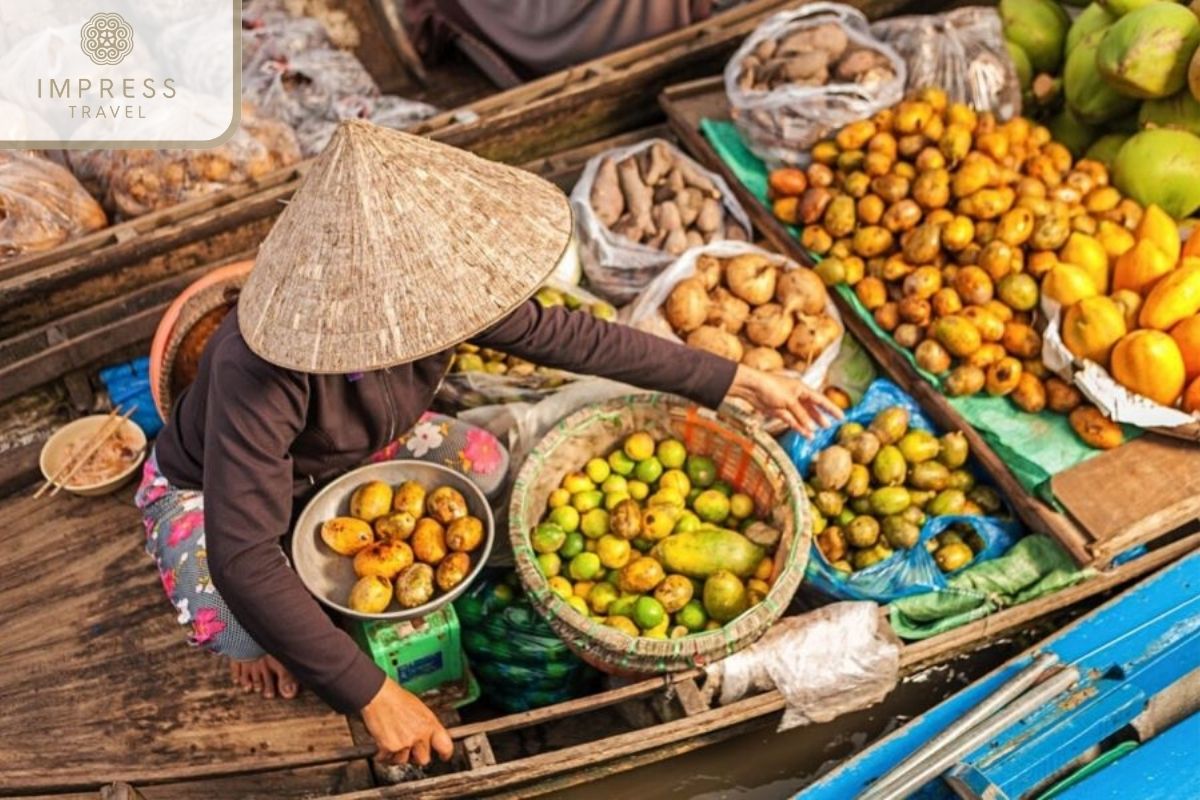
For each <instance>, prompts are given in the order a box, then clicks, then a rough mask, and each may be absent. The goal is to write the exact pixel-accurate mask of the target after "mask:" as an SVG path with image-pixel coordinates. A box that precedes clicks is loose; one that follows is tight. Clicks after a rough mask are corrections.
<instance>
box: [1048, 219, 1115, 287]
mask: <svg viewBox="0 0 1200 800" xmlns="http://www.w3.org/2000/svg"><path fill="white" fill-rule="evenodd" d="M1058 260H1059V261H1062V262H1065V263H1067V264H1074V265H1075V266H1077V267H1080V268H1081V269H1082V270H1083V271H1084V272H1086V273H1087V274H1088V277H1089V278H1091V279H1092V283H1094V284H1095V285H1096V289H1097V290H1098V291H1099V292H1100V293H1101V294H1104V293H1105V292H1107V291H1108V252H1107V251H1106V250H1105V249H1104V245H1102V244H1100V241H1099V240H1098V239H1095V238H1093V237H1091V236H1088V235H1087V234H1086V233H1079V232H1078V231H1076V232H1075V233H1072V234H1071V237H1070V238H1069V239H1067V243H1066V244H1065V245H1063V247H1062V249H1061V250H1059V251H1058Z"/></svg>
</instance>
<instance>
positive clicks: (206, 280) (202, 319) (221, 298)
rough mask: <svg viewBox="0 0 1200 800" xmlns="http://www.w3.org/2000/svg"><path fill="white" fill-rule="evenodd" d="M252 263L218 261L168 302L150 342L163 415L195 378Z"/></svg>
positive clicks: (156, 394)
mask: <svg viewBox="0 0 1200 800" xmlns="http://www.w3.org/2000/svg"><path fill="white" fill-rule="evenodd" d="M253 266H254V262H253V261H237V262H234V263H232V264H226V265H225V266H222V267H218V268H217V269H214V270H213V271H212V272H210V273H208V274H207V275H205V276H204V277H202V278H200V279H199V280H197V281H196V282H195V283H192V284H191V285H189V286H188V287H187V288H186V289H184V290H183V291H182V292H180V293H179V296H178V297H176V298H175V300H174V301H172V303H171V305H170V306H168V307H167V310H166V312H165V313H164V314H163V318H162V319H161V320H160V321H159V323H158V328H157V329H156V330H155V331H154V341H153V342H152V343H151V345H150V393H151V395H153V397H154V405H155V407H156V408H157V409H158V413H159V416H161V417H162V418H163V419H164V420H165V419H167V417H168V416H169V415H170V413H171V405H172V404H173V403H174V402H175V399H176V398H177V397H179V393H180V392H182V391H183V390H184V389H186V388H187V387H188V385H189V384H191V382H192V381H193V380H195V378H196V370H197V369H198V368H199V365H200V356H201V354H202V353H203V352H204V346H205V345H206V344H208V340H209V338H210V337H211V336H212V335H213V333H214V332H216V330H217V326H218V325H220V324H221V320H223V319H224V318H225V315H226V314H228V313H229V310H230V309H231V308H233V305H234V304H235V303H236V302H237V297H238V293H239V292H240V291H241V288H242V285H243V284H244V283H245V282H246V276H247V275H249V274H250V268H251V267H253Z"/></svg>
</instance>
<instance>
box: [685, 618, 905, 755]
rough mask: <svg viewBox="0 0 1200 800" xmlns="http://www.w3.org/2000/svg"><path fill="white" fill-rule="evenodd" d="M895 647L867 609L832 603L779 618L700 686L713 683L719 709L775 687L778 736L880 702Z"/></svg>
mask: <svg viewBox="0 0 1200 800" xmlns="http://www.w3.org/2000/svg"><path fill="white" fill-rule="evenodd" d="M901 646H902V645H901V642H900V639H899V637H897V636H896V634H895V633H893V632H892V629H891V626H890V625H888V623H887V617H886V612H885V611H884V610H883V609H881V608H880V607H879V606H878V605H876V604H875V603H869V602H862V601H856V602H845V603H833V604H831V605H827V606H822V607H821V608H818V609H816V610H815V611H810V612H808V613H807V614H801V615H799V616H795V617H784V618H783V619H781V620H780V621H779V622H777V623H775V625H773V626H772V627H771V629H770V630H768V631H767V632H766V633H765V634H763V637H762V638H761V639H759V640H758V641H757V642H755V643H754V644H752V645H751V646H750V647H748V648H746V649H745V650H742V651H741V652H739V653H734V654H733V655H731V656H730V657H729V658H726V659H725V660H723V661H718V662H717V663H715V664H713V665H711V666H709V667H708V668H707V672H708V680H709V681H713V680H716V681H717V682H718V683H719V686H720V696H719V702H720V704H721V705H727V704H729V703H732V702H734V701H736V700H739V699H741V698H742V697H744V696H746V695H747V694H756V693H759V692H766V691H770V690H772V689H778V690H779V692H780V693H781V694H782V695H783V697H784V700H785V701H786V702H787V707H786V709H785V710H784V712H783V719H782V720H781V721H780V723H779V731H780V732H783V731H786V730H790V729H791V728H795V727H797V726H799V725H807V724H809V723H813V722H828V721H829V720H831V719H835V718H836V717H839V716H841V715H842V714H847V713H849V712H851V711H858V710H860V709H863V708H868V707H870V706H873V705H875V704H876V703H878V702H879V701H881V700H883V698H885V697H887V695H888V693H890V692H891V691H892V689H894V688H895V686H896V683H897V681H898V680H899V675H900V650H901ZM705 688H706V689H707V688H708V686H707V683H706V685H705Z"/></svg>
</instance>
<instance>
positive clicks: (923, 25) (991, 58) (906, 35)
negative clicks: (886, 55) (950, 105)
mask: <svg viewBox="0 0 1200 800" xmlns="http://www.w3.org/2000/svg"><path fill="white" fill-rule="evenodd" d="M871 33H872V34H874V35H875V36H876V37H877V38H878V39H879V40H880V41H882V42H886V43H888V44H890V45H891V46H892V47H894V48H895V49H896V51H897V52H898V53H899V54H900V55H901V56H902V57H903V58H904V61H905V63H906V65H907V68H908V78H907V86H908V88H909V89H910V90H911V89H923V88H925V87H927V86H935V87H938V88H940V89H943V90H945V92H946V95H947V97H949V98H950V100H951V101H953V102H958V103H966V104H967V105H969V106H971V107H972V108H974V109H976V110H977V111H991V112H993V113H994V114H995V115H996V116H997V117H998V118H1000V119H1002V120H1005V119H1009V118H1010V117H1015V116H1017V115H1018V114H1020V113H1021V83H1020V81H1019V80H1018V78H1017V71H1016V68H1015V67H1014V66H1013V62H1012V59H1011V58H1010V57H1009V55H1008V51H1007V50H1006V49H1005V44H1004V28H1003V26H1002V25H1001V23H1000V15H999V14H998V13H996V9H994V8H982V7H975V6H971V7H967V8H956V9H954V10H953V11H948V12H946V13H945V14H929V15H914V16H907V17H892V18H889V19H884V20H880V21H879V22H876V23H874V24H873V25H871Z"/></svg>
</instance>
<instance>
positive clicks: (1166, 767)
mask: <svg viewBox="0 0 1200 800" xmlns="http://www.w3.org/2000/svg"><path fill="white" fill-rule="evenodd" d="M1198 754H1200V714H1193V715H1192V716H1190V717H1188V718H1187V719H1185V720H1183V721H1181V722H1178V723H1176V724H1175V725H1173V726H1172V727H1170V728H1167V729H1166V730H1165V731H1163V732H1162V733H1160V734H1159V735H1158V736H1155V737H1154V738H1153V739H1151V740H1150V741H1148V742H1146V743H1145V744H1143V745H1142V746H1140V747H1138V748H1137V749H1136V750H1134V751H1132V752H1131V753H1129V754H1128V755H1126V756H1125V757H1124V758H1121V759H1120V760H1118V761H1116V762H1114V763H1112V764H1110V765H1109V766H1107V767H1106V768H1104V769H1103V770H1101V771H1100V772H1097V773H1095V774H1094V775H1090V776H1089V777H1088V778H1087V779H1085V780H1083V781H1081V782H1080V783H1077V784H1075V785H1074V786H1072V787H1071V788H1070V789H1067V790H1066V791H1065V792H1063V793H1062V794H1060V795H1058V798H1057V800H1129V798H1134V797H1136V798H1138V800H1181V798H1194V797H1200V762H1198V761H1197V758H1196V756H1197V755H1198Z"/></svg>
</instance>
